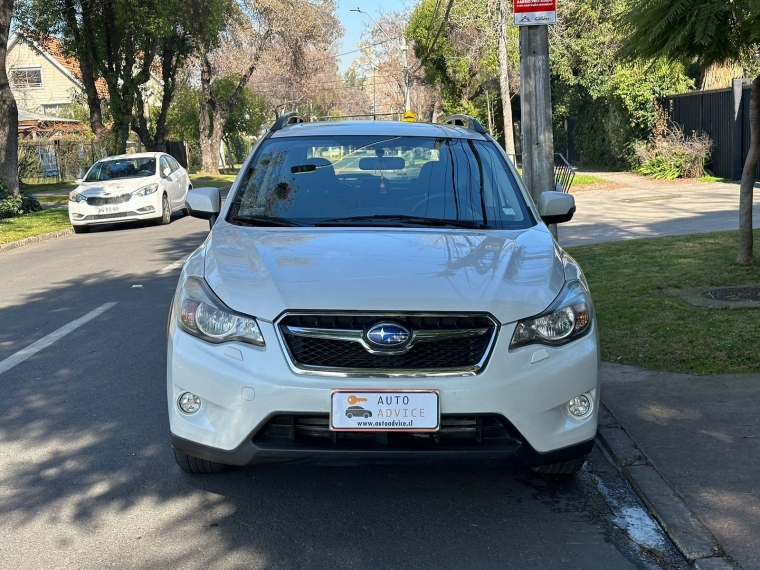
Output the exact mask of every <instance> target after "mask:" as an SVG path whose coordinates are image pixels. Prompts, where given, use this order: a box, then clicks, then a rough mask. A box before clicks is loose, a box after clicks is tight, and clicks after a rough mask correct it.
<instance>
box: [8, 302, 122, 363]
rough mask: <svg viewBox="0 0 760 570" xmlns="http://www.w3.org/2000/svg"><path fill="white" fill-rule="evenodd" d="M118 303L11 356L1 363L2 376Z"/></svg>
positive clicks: (44, 337) (71, 323) (107, 304)
mask: <svg viewBox="0 0 760 570" xmlns="http://www.w3.org/2000/svg"><path fill="white" fill-rule="evenodd" d="M116 304H117V303H116V302H112V303H105V304H103V305H100V307H98V308H97V309H95V310H94V311H90V312H89V313H87V314H86V315H85V316H83V317H79V318H78V319H76V320H74V321H71V322H70V323H69V324H67V325H63V326H62V327H61V328H59V329H58V330H56V331H53V332H51V333H50V334H49V335H47V336H43V337H42V338H41V339H40V340H38V341H37V342H33V343H32V344H30V345H29V346H27V347H26V348H22V349H21V350H19V351H18V352H16V353H14V354H11V355H10V356H9V357H8V358H6V359H5V360H2V361H0V374H2V373H3V372H8V370H10V369H11V368H13V367H14V366H16V365H17V364H21V363H22V362H24V360H26V359H27V358H29V357H30V356H34V355H35V354H37V353H38V352H39V351H40V350H42V349H44V348H47V347H48V346H50V345H51V344H53V343H54V342H55V341H57V340H59V339H61V338H63V337H65V336H66V335H67V334H69V333H70V332H72V331H75V330H76V329H78V328H79V327H81V326H82V325H83V324H85V323H88V322H90V321H91V320H92V319H94V318H95V317H97V316H99V315H102V314H103V313H105V312H106V311H107V310H108V309H110V308H111V307H113V306H114V305H116Z"/></svg>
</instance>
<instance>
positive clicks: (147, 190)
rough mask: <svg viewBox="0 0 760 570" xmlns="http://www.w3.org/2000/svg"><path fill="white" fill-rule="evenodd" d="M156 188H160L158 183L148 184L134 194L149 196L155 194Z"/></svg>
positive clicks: (133, 194) (133, 193)
mask: <svg viewBox="0 0 760 570" xmlns="http://www.w3.org/2000/svg"><path fill="white" fill-rule="evenodd" d="M156 190H158V184H148V185H147V186H143V187H142V188H140V189H139V190H135V191H134V192H132V196H148V195H149V194H153V193H154V192H155V191H156Z"/></svg>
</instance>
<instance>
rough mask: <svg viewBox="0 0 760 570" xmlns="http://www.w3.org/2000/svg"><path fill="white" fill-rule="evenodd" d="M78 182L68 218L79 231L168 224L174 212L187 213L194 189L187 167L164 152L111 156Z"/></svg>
mask: <svg viewBox="0 0 760 570" xmlns="http://www.w3.org/2000/svg"><path fill="white" fill-rule="evenodd" d="M77 184H79V185H78V186H77V188H76V189H75V190H73V191H72V192H71V193H69V220H70V221H71V225H72V226H73V227H74V231H75V232H76V233H85V232H87V231H88V230H89V229H90V226H93V225H96V224H109V223H114V222H127V221H133V220H144V219H155V220H156V222H157V223H159V224H168V223H169V222H170V221H171V216H172V212H175V211H176V210H182V211H183V212H185V213H187V210H186V209H185V198H186V196H187V192H188V190H190V189H191V188H192V184H191V183H190V177H189V176H188V174H187V170H185V169H184V168H182V166H180V165H179V163H178V162H177V161H176V160H174V158H172V157H171V156H169V155H168V154H164V153H162V152H144V153H139V154H123V155H119V156H109V157H108V158H104V159H102V160H99V161H98V162H96V163H95V164H93V165H92V167H90V170H89V171H88V172H87V174H86V175H85V177H84V178H83V179H81V180H77Z"/></svg>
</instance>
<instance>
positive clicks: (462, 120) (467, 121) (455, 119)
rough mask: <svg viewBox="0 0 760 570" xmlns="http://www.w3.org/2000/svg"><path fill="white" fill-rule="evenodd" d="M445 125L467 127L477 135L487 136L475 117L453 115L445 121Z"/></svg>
mask: <svg viewBox="0 0 760 570" xmlns="http://www.w3.org/2000/svg"><path fill="white" fill-rule="evenodd" d="M443 124H444V125H452V126H455V127H467V128H468V129H470V130H471V131H475V132H476V133H481V134H486V133H487V131H486V130H485V129H484V128H483V125H481V124H480V123H479V122H478V120H477V119H476V118H475V117H471V116H470V115H451V116H450V117H446V118H445V119H444V120H443Z"/></svg>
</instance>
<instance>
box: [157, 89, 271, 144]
mask: <svg viewBox="0 0 760 570" xmlns="http://www.w3.org/2000/svg"><path fill="white" fill-rule="evenodd" d="M237 81H238V80H237V77H234V76H233V77H223V78H221V79H218V80H217V81H215V82H214V83H213V84H212V85H211V89H212V91H213V94H214V97H215V99H216V100H217V101H220V102H221V103H225V102H226V101H228V100H229V98H230V97H231V96H232V93H233V92H234V91H235V88H236V87H237ZM200 101H201V91H200V89H198V88H193V87H190V86H188V85H185V86H183V87H181V88H180V89H178V90H177V93H176V95H175V97H174V101H173V103H172V106H171V108H170V109H169V114H168V118H167V130H168V132H169V134H170V135H171V136H172V137H173V138H178V139H183V140H194V141H198V140H200V129H199V125H198V107H199V106H200ZM266 118H267V116H266V107H265V104H264V98H263V97H262V96H261V95H258V94H257V93H254V92H253V91H252V90H251V89H250V88H248V87H246V88H245V89H243V91H242V93H241V96H240V102H239V104H238V105H237V106H236V107H235V109H234V110H233V112H232V113H230V115H229V117H227V121H226V122H225V123H224V129H223V135H222V138H223V139H225V140H231V137H234V136H236V135H238V136H248V137H250V136H256V135H258V134H259V132H260V131H261V127H262V125H263V124H264V122H265V120H266Z"/></svg>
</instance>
